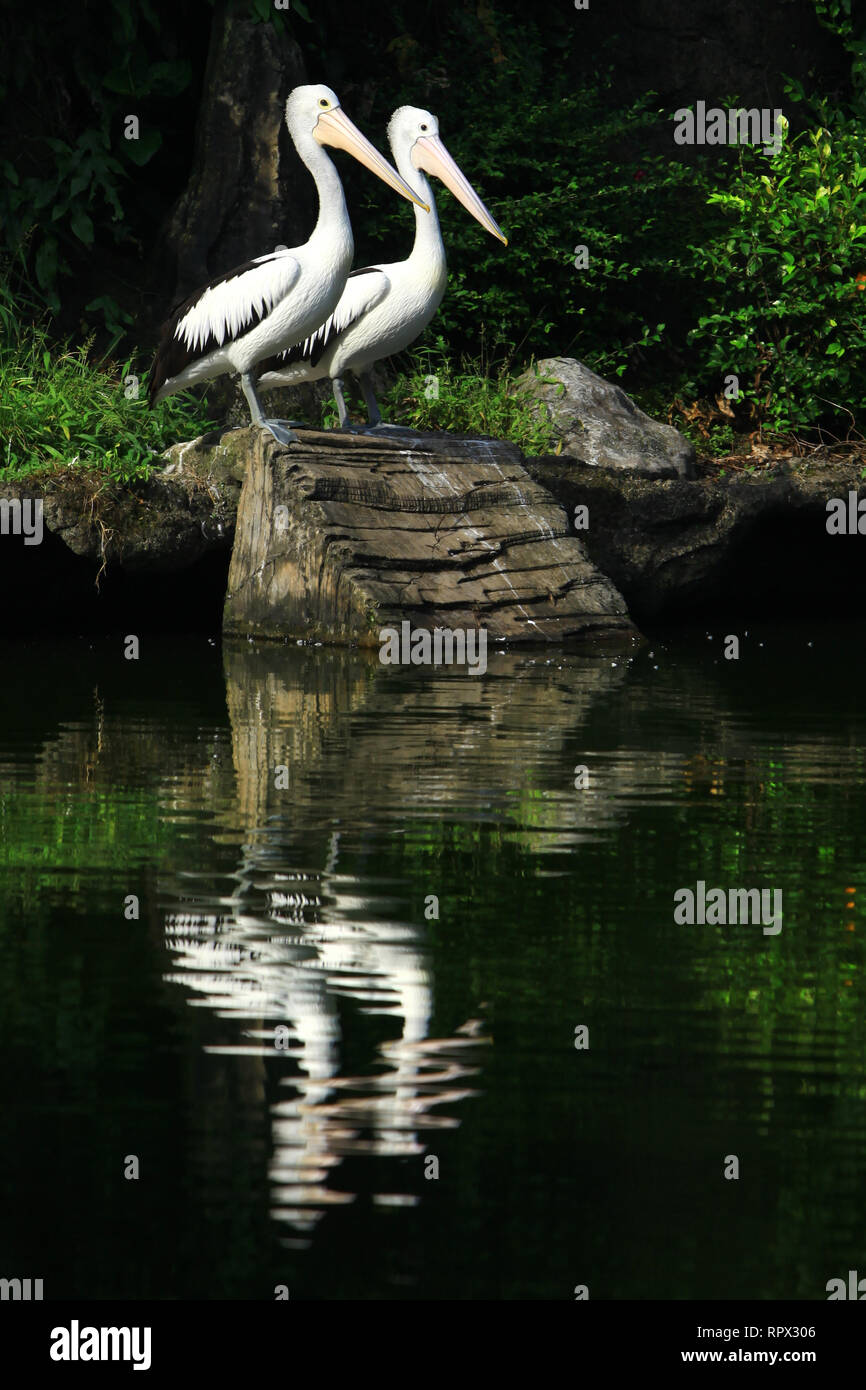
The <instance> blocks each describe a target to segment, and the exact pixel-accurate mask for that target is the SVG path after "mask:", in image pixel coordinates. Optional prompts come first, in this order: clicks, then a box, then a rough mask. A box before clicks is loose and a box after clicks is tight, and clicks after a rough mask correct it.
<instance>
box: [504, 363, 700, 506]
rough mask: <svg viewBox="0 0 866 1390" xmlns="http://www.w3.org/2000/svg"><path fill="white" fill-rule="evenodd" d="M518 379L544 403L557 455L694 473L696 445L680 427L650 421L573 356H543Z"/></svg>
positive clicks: (664, 473) (637, 469) (665, 473)
mask: <svg viewBox="0 0 866 1390" xmlns="http://www.w3.org/2000/svg"><path fill="white" fill-rule="evenodd" d="M520 380H521V383H522V384H523V385H525V386H527V387H528V388H529V389H530V391H532V393H533V394H534V395H537V396H538V399H539V401H541V402H542V403H543V405H544V408H545V409H546V411H547V414H548V418H549V419H550V420H551V421H552V423H553V426H554V429H555V431H556V434H557V436H558V438H559V440H560V442H561V446H562V447H561V449H560V453H561V454H566V455H568V456H569V457H571V458H575V459H579V460H580V461H581V462H582V463H587V464H591V465H592V466H593V467H595V468H615V469H618V470H623V471H628V472H631V473H646V474H650V475H652V476H653V477H656V478H687V477H690V476H691V475H692V473H693V471H694V462H695V450H694V448H693V446H692V445H691V444H690V443H689V441H688V440H687V439H686V438H684V436H683V435H681V434H680V432H679V430H675V429H674V428H673V426H672V425H663V424H660V423H659V422H658V421H657V420H651V419H650V417H649V416H648V415H646V414H644V412H643V411H642V410H641V409H640V408H639V407H638V406H636V405H635V403H634V401H633V400H631V398H630V397H629V396H627V395H626V393H625V391H623V389H622V387H620V386H615V385H614V384H613V383H612V382H610V381H605V379H604V377H601V376H596V374H595V372H591V371H590V370H589V368H588V367H585V366H584V365H583V363H582V362H576V361H575V359H574V358H573V357H546V358H544V360H543V361H541V362H539V363H538V364H537V367H536V368H535V369H530V370H529V371H528V372H525V373H524V375H523V376H522V377H521V379H520Z"/></svg>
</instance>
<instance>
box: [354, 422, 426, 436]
mask: <svg viewBox="0 0 866 1390" xmlns="http://www.w3.org/2000/svg"><path fill="white" fill-rule="evenodd" d="M386 430H387V431H388V432H389V433H390V434H417V433H418V431H417V430H416V429H413V428H412V426H411V425H389V424H388V422H387V420H380V421H379V423H378V424H377V425H367V426H366V433H367V434H384V433H385V431H386Z"/></svg>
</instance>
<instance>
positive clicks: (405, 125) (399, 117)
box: [388, 106, 508, 246]
mask: <svg viewBox="0 0 866 1390" xmlns="http://www.w3.org/2000/svg"><path fill="white" fill-rule="evenodd" d="M388 140H389V142H390V145H391V152H392V154H393V155H394V158H395V159H397V160H398V162H399V153H398V152H399V151H403V150H409V151H411V154H410V159H411V162H412V167H413V168H415V169H420V170H422V172H423V173H425V174H432V175H433V176H434V177H435V178H437V179H441V180H442V182H443V183H444V185H445V187H446V188H448V189H450V191H451V192H452V193H453V194H454V197H455V198H456V199H457V200H458V202H460V203H462V204H463V206H464V207H465V209H466V211H467V212H470V213H471V214H472V216H473V217H474V218H475V219H476V221H478V222H480V223H481V225H482V227H484V228H485V229H486V230H487V231H488V232H490V233H491V234H492V235H493V236H495V237H498V238H499V240H500V241H501V242H503V243H504V245H505V246H507V245H508V238H507V237H506V236H505V235H504V234H503V232H502V231H501V229H500V228H499V226H498V225H497V224H496V222H495V221H494V220H493V218H492V217H491V216H490V213H489V212H488V211H487V208H486V207H485V206H484V204H483V203H482V201H481V199H480V198H479V196H478V194H477V193H476V192H475V189H474V188H473V187H472V184H471V183H470V182H469V180H468V179H467V178H466V175H465V174H464V173H463V172H462V170H461V169H460V168H459V167H458V165H457V164H456V163H455V162H454V160H453V159H452V158H451V156H450V154H449V153H448V151H447V150H446V148H445V146H444V145H443V143H442V141H441V140H440V138H439V122H438V121H437V119H436V117H435V116H434V115H433V112H432V111H425V110H424V109H423V107H420V106H401V107H400V108H399V109H398V110H397V111H395V112H394V114H393V116H392V117H391V119H390V121H389V122H388Z"/></svg>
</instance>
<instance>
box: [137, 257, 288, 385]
mask: <svg viewBox="0 0 866 1390" xmlns="http://www.w3.org/2000/svg"><path fill="white" fill-rule="evenodd" d="M300 273H301V267H300V265H299V263H298V261H297V260H296V259H295V257H294V256H293V255H292V253H291V251H285V250H283V251H270V252H269V253H268V254H267V255H266V256H257V257H256V259H255V260H253V261H247V262H246V264H244V265H239V266H236V267H235V268H234V270H229V271H226V273H225V275H220V276H217V278H216V279H214V280H211V281H210V283H209V284H207V285H205V286H204V287H203V288H202V289H200V290H196V292H195V294H193V295H190V297H189V299H186V300H184V302H183V303H182V304H179V305H177V306H176V307H175V309H174V310H173V311H172V313H171V315H170V317H169V318H168V320H167V321H166V323H165V324H163V328H162V336H161V338H160V343H159V347H158V348H157V352H156V357H155V358H154V363H153V367H152V369H151V372H150V377H149V381H148V394H149V396H150V401H151V404H153V401H154V400H155V398H156V394H157V392H158V391H159V389H160V387H161V386H163V385H164V384H165V382H166V381H168V380H170V378H171V377H174V376H177V375H178V374H179V373H180V372H182V371H183V369H184V368H185V367H187V366H188V365H189V363H190V362H194V361H196V360H198V359H199V358H202V357H206V356H207V354H208V353H209V352H213V350H214V349H215V348H219V347H222V345H223V344H224V343H226V342H231V341H233V340H234V339H236V338H240V337H241V336H242V335H243V334H244V333H246V332H247V331H248V330H249V329H251V328H255V326H256V324H258V323H260V322H261V321H262V319H263V318H264V317H265V316H266V314H269V313H270V311H271V310H272V309H273V307H274V305H275V304H278V303H279V301H280V300H281V299H283V298H284V297H285V295H287V294H288V293H289V290H290V289H291V288H292V286H293V285H294V284H295V281H296V280H297V279H298V276H299V275H300Z"/></svg>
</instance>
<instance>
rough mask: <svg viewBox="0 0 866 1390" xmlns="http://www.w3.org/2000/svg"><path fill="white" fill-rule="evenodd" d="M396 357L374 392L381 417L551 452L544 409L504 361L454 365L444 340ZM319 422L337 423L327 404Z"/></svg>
mask: <svg viewBox="0 0 866 1390" xmlns="http://www.w3.org/2000/svg"><path fill="white" fill-rule="evenodd" d="M401 360H402V362H403V367H402V370H400V371H399V373H398V375H397V377H396V379H395V381H394V383H393V385H392V386H391V387H390V389H389V390H388V391H387V392H383V393H382V395H381V396H380V397H379V408H380V410H381V411H382V418H383V419H384V420H387V421H388V422H389V423H391V424H394V425H409V426H411V427H412V428H413V429H417V430H449V431H451V432H452V433H454V434H469V435H472V434H487V435H492V436H493V437H494V438H496V439H508V440H511V442H512V443H514V444H516V445H518V447H519V448H520V449H522V450H523V452H524V453H525V454H529V455H532V454H549V453H553V452H554V449H555V444H556V441H555V438H554V433H553V429H552V427H551V425H550V422H549V421H548V419H547V416H546V414H545V412H544V411H543V410H538V409H537V407H536V403H535V401H534V398H533V397H532V395H531V394H530V392H529V391H528V390H527V389H526V387H525V386H523V385H521V384H520V383H519V381H518V377H517V375H515V374H514V372H513V371H512V370H511V368H510V364H509V363H508V362H507V361H506V362H503V363H501V364H500V365H499V366H498V368H496V369H495V370H494V371H491V370H490V368H489V367H488V366H487V364H486V363H485V362H484V360H483V358H478V359H475V358H466V357H464V358H462V359H461V360H460V362H459V364H457V365H455V364H454V363H453V361H452V360H451V359H450V358H449V356H448V354H447V351H446V349H445V345H444V344H443V343H440V344H439V345H438V346H437V347H436V348H429V349H423V348H422V349H419V350H418V351H416V352H415V353H413V354H412V355H411V356H407V357H404V358H403V359H401ZM348 380H349V381H351V377H348ZM365 418H366V417H365ZM322 423H323V425H324V427H325V428H329V427H331V426H333V425H335V424H336V423H337V414H336V408H335V407H334V406H333V405H332V404H331V403H328V404H327V405H326V406H325V407H324V410H323V420H322Z"/></svg>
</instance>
